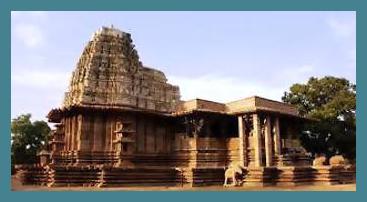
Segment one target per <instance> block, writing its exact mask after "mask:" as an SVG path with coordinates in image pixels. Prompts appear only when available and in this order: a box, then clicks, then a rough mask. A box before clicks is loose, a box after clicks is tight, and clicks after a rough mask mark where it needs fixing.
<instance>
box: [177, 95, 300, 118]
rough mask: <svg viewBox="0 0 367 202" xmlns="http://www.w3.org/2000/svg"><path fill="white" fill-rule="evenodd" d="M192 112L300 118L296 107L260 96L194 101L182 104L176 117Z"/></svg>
mask: <svg viewBox="0 0 367 202" xmlns="http://www.w3.org/2000/svg"><path fill="white" fill-rule="evenodd" d="M192 111H203V112H217V113H223V114H234V115H235V114H244V113H250V112H258V111H266V112H274V113H280V114H284V115H290V116H299V114H298V110H297V108H296V107H295V106H293V105H291V104H287V103H284V102H279V101H275V100H270V99H266V98H262V97H259V96H252V97H248V98H244V99H241V100H236V101H233V102H228V103H219V102H213V101H209V100H203V99H193V100H189V101H184V102H181V103H180V104H179V105H178V107H177V110H176V111H175V112H174V114H175V115H180V114H187V113H190V112H192Z"/></svg>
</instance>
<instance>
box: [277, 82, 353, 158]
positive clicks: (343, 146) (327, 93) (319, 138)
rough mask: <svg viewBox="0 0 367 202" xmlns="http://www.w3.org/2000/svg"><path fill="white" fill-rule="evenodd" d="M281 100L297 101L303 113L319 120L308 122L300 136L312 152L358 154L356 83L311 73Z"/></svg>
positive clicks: (295, 102)
mask: <svg viewBox="0 0 367 202" xmlns="http://www.w3.org/2000/svg"><path fill="white" fill-rule="evenodd" d="M282 100H283V101H284V102H286V103H290V104H293V105H296V106H297V108H298V111H299V113H300V114H301V115H303V116H305V117H307V118H311V119H314V120H317V121H311V122H309V123H306V124H305V125H304V128H303V130H302V131H303V132H302V135H301V140H302V143H303V145H304V147H305V148H306V149H307V150H308V151H310V152H312V153H313V154H317V153H324V154H327V155H334V154H336V153H341V154H343V155H345V156H347V157H348V158H350V159H354V158H355V148H356V142H355V141H356V85H355V84H353V83H351V82H350V81H348V80H347V79H344V78H337V77H332V76H326V77H323V78H315V77H311V78H310V79H309V80H308V82H307V83H306V84H298V83H297V84H294V85H292V86H291V87H290V90H289V92H285V93H284V96H283V97H282Z"/></svg>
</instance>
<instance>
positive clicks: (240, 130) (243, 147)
mask: <svg viewBox="0 0 367 202" xmlns="http://www.w3.org/2000/svg"><path fill="white" fill-rule="evenodd" d="M238 137H239V139H240V141H239V144H240V145H239V152H240V163H241V165H242V166H246V164H247V158H246V157H247V145H246V142H247V141H246V138H247V136H246V131H245V127H244V122H243V116H242V115H241V116H238Z"/></svg>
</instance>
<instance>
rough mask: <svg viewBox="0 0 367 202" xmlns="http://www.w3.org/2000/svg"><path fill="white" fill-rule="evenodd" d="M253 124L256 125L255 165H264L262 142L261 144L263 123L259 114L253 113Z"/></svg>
mask: <svg viewBox="0 0 367 202" xmlns="http://www.w3.org/2000/svg"><path fill="white" fill-rule="evenodd" d="M252 118H253V125H254V133H253V140H254V151H255V167H261V166H262V144H261V123H260V117H259V115H258V114H253V115H252Z"/></svg>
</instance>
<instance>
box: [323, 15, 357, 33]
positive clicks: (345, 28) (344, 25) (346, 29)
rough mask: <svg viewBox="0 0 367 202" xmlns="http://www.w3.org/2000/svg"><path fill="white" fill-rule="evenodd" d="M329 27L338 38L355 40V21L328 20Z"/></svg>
mask: <svg viewBox="0 0 367 202" xmlns="http://www.w3.org/2000/svg"><path fill="white" fill-rule="evenodd" d="M326 23H327V25H328V26H329V27H330V28H331V29H332V30H333V31H334V33H335V35H336V36H339V37H347V38H355V35H356V21H355V18H354V19H337V18H328V19H327V20H326Z"/></svg>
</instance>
